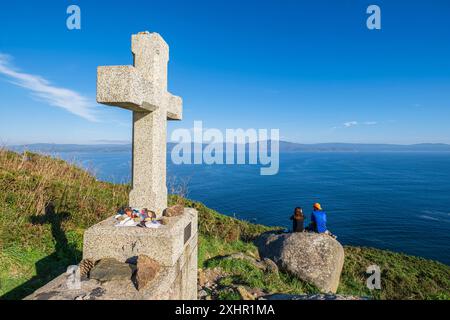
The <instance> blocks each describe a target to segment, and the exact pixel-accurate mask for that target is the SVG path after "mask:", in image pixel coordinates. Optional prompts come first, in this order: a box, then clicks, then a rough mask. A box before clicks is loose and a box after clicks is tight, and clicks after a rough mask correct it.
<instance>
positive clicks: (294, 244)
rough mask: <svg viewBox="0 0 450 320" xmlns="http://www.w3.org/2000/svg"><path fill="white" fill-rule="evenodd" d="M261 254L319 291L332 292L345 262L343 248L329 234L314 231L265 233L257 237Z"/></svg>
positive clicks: (335, 288)
mask: <svg viewBox="0 0 450 320" xmlns="http://www.w3.org/2000/svg"><path fill="white" fill-rule="evenodd" d="M256 245H257V246H258V249H259V253H260V255H261V256H262V257H265V258H269V259H272V260H273V261H275V262H276V263H277V264H278V265H279V266H280V267H281V268H282V269H283V270H285V271H287V272H289V273H291V274H293V275H295V276H297V277H298V278H300V279H302V280H304V281H307V282H309V283H312V284H314V285H315V286H316V287H317V288H319V289H320V290H321V291H322V292H325V293H328V292H332V293H335V292H336V290H337V288H338V286H339V279H340V275H341V272H342V267H343V265H344V248H343V247H342V246H341V244H340V243H339V242H337V241H336V240H335V239H333V238H332V237H330V236H327V235H325V234H317V233H308V232H302V233H289V234H274V233H266V234H263V235H262V236H261V237H260V238H258V239H257V241H256Z"/></svg>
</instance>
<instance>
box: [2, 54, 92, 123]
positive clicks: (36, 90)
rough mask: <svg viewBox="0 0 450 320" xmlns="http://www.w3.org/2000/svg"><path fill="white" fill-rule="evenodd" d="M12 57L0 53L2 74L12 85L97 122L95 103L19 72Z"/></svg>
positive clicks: (36, 76)
mask: <svg viewBox="0 0 450 320" xmlns="http://www.w3.org/2000/svg"><path fill="white" fill-rule="evenodd" d="M11 60H12V59H11V57H10V56H9V55H6V54H2V53H0V74H3V75H5V76H7V77H9V78H10V79H11V81H10V82H11V83H13V84H15V85H17V86H20V87H22V88H25V89H28V90H30V91H31V92H32V94H33V95H34V96H35V97H37V98H39V99H42V100H44V101H46V102H47V103H48V104H50V105H52V106H55V107H60V108H63V109H65V110H67V111H69V112H71V113H73V114H75V115H77V116H80V117H82V118H84V119H87V120H89V121H94V122H96V121H97V118H96V117H95V112H94V108H95V103H93V102H92V101H91V100H90V99H88V98H86V97H84V96H82V95H81V94H79V93H78V92H76V91H73V90H70V89H66V88H61V87H56V86H53V85H52V84H51V83H50V82H49V81H47V80H46V79H44V78H42V77H41V76H38V75H33V74H28V73H24V72H19V71H17V70H16V69H15V68H14V66H13V65H12V64H11Z"/></svg>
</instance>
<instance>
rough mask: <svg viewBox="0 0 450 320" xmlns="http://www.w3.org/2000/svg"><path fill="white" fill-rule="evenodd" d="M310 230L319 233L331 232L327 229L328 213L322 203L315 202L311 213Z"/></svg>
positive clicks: (308, 228)
mask: <svg viewBox="0 0 450 320" xmlns="http://www.w3.org/2000/svg"><path fill="white" fill-rule="evenodd" d="M307 230H308V231H313V232H317V233H329V232H328V230H327V214H326V213H325V211H323V210H322V206H321V205H320V203H315V204H314V206H313V212H312V214H311V223H310V224H309V226H308V227H307Z"/></svg>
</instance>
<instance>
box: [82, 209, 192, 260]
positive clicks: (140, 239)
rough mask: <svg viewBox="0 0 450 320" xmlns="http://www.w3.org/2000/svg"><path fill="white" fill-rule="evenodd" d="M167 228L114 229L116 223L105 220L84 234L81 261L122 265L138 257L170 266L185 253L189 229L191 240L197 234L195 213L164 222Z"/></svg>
mask: <svg viewBox="0 0 450 320" xmlns="http://www.w3.org/2000/svg"><path fill="white" fill-rule="evenodd" d="M166 221H167V224H166V225H162V226H161V227H160V228H157V229H148V228H138V227H115V223H116V221H115V219H114V218H113V217H111V218H108V219H106V220H104V221H102V222H100V223H98V224H96V225H95V226H92V227H91V228H89V229H88V230H86V232H85V233H84V246H83V258H84V259H91V260H94V261H97V260H100V259H103V258H115V259H117V260H119V261H121V262H125V261H129V259H130V258H133V257H135V258H136V257H137V256H139V255H141V254H143V255H146V256H149V257H151V258H152V259H154V260H156V261H158V263H160V264H161V265H162V266H173V265H175V263H176V262H177V260H178V259H179V257H180V255H181V253H182V252H183V250H184V247H185V243H184V232H185V229H186V228H187V227H188V226H189V224H190V225H191V237H193V236H194V235H196V234H197V230H198V229H197V226H198V213H197V211H196V210H195V209H192V208H186V209H185V210H184V214H183V215H181V216H178V217H172V218H166Z"/></svg>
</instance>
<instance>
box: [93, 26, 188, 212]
mask: <svg viewBox="0 0 450 320" xmlns="http://www.w3.org/2000/svg"><path fill="white" fill-rule="evenodd" d="M131 51H132V52H133V56H134V64H133V66H111V67H99V68H98V70H97V102H99V103H103V104H106V105H111V106H118V107H121V108H126V109H129V110H132V111H133V166H132V168H133V172H132V184H133V189H132V191H131V192H130V206H131V207H136V208H148V209H150V210H151V211H154V212H155V213H156V214H157V216H158V217H159V216H161V214H162V211H163V210H164V209H165V208H166V207H167V187H166V156H167V155H166V141H167V138H166V136H167V132H166V131H167V119H170V120H181V117H182V100H181V98H180V97H177V96H174V95H172V94H171V93H169V92H168V91H167V64H168V61H169V46H168V45H167V43H166V42H165V41H164V39H163V38H162V37H161V36H160V35H159V34H157V33H149V32H140V33H139V34H135V35H133V36H132V46H131Z"/></svg>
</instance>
